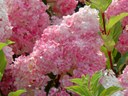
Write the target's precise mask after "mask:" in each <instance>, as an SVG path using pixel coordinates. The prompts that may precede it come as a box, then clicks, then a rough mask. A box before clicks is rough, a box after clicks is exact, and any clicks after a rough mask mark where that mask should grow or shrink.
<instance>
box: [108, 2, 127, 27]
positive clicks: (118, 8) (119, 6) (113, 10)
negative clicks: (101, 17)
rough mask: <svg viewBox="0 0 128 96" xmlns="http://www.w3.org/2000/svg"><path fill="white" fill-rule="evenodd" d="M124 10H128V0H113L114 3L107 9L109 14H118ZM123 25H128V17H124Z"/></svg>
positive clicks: (109, 15)
mask: <svg viewBox="0 0 128 96" xmlns="http://www.w3.org/2000/svg"><path fill="white" fill-rule="evenodd" d="M122 12H128V0H113V2H112V4H111V5H110V6H109V8H108V10H107V13H106V14H107V16H108V18H110V17H111V16H116V15H118V14H120V13H122ZM122 25H123V26H124V27H125V26H126V25H128V17H126V18H124V19H123V22H122Z"/></svg>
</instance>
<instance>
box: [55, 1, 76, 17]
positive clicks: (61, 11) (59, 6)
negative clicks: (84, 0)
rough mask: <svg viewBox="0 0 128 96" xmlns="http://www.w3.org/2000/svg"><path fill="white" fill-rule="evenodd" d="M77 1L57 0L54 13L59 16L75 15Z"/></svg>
mask: <svg viewBox="0 0 128 96" xmlns="http://www.w3.org/2000/svg"><path fill="white" fill-rule="evenodd" d="M77 3H78V2H77V1H76V0H68V1H67V0H56V2H55V4H54V6H53V11H54V12H55V13H56V14H57V15H59V16H65V15H69V14H72V13H74V10H75V8H76V5H77Z"/></svg>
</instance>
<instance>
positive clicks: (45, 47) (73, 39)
mask: <svg viewBox="0 0 128 96" xmlns="http://www.w3.org/2000/svg"><path fill="white" fill-rule="evenodd" d="M98 31H99V23H98V12H97V11H96V10H95V9H91V8H90V7H88V6H85V7H84V8H81V9H80V10H79V12H77V13H74V14H73V15H68V16H65V17H64V18H63V20H62V22H61V23H60V24H58V25H53V26H49V27H48V28H46V29H45V30H44V31H43V34H42V37H41V38H40V39H39V40H37V41H36V44H35V46H34V49H33V52H32V53H31V54H30V55H29V56H20V57H19V58H18V59H16V61H15V62H14V64H13V65H11V67H12V75H13V78H15V81H14V85H15V86H16V88H17V89H19V88H26V89H27V88H28V89H31V88H32V89H36V88H41V89H42V90H43V91H42V92H43V93H40V91H39V93H40V94H44V88H45V86H46V85H47V82H48V81H49V80H50V79H49V78H48V76H47V74H49V73H51V72H52V73H53V74H54V75H56V76H57V77H58V82H60V86H59V88H58V89H60V90H61V91H56V92H55V91H53V93H56V96H62V95H61V94H65V96H68V95H67V93H66V91H65V89H64V88H65V87H66V86H69V85H71V84H72V83H70V81H69V79H70V78H73V77H81V75H82V74H93V73H94V72H95V71H98V70H101V69H104V68H105V62H106V58H105V56H104V54H103V53H102V52H101V51H100V46H102V44H103V42H102V40H101V38H100V36H99V35H98V33H97V32H98ZM28 77H29V78H28ZM21 82H22V83H21ZM50 92H52V89H51V91H50ZM36 94H38V93H36ZM50 94H52V93H50ZM37 96H38V95H37ZM39 96H40V95H39ZM50 96H52V95H50ZM63 96H64V95H63Z"/></svg>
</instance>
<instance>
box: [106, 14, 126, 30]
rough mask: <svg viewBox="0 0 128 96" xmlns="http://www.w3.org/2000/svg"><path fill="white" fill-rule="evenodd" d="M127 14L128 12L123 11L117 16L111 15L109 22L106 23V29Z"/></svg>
mask: <svg viewBox="0 0 128 96" xmlns="http://www.w3.org/2000/svg"><path fill="white" fill-rule="evenodd" d="M126 16H128V13H121V14H119V15H117V16H113V17H111V18H110V20H109V21H108V23H107V24H106V29H107V30H110V29H111V28H112V27H113V26H114V25H115V24H116V23H117V22H119V21H120V20H121V19H123V18H124V17H126Z"/></svg>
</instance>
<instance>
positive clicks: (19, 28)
mask: <svg viewBox="0 0 128 96" xmlns="http://www.w3.org/2000/svg"><path fill="white" fill-rule="evenodd" d="M6 3H7V6H8V14H9V20H10V22H11V25H12V26H13V33H12V37H11V40H13V41H15V44H14V46H12V48H13V50H14V52H15V53H16V54H22V53H30V52H32V48H33V46H34V43H35V41H36V40H37V39H39V38H40V36H41V34H42V33H43V30H44V29H45V28H46V27H47V26H48V25H49V22H50V21H49V16H48V14H47V13H46V12H45V11H46V10H47V6H46V5H44V4H43V2H42V1H41V0H6Z"/></svg>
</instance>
